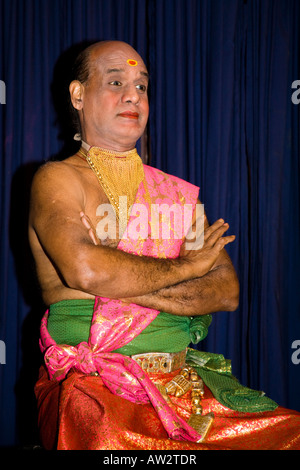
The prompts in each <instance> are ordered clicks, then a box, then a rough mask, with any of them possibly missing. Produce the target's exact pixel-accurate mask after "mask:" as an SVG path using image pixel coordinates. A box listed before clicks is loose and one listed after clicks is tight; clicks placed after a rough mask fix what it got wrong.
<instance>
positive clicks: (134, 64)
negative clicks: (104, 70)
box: [127, 59, 138, 67]
mask: <svg viewBox="0 0 300 470" xmlns="http://www.w3.org/2000/svg"><path fill="white" fill-rule="evenodd" d="M127 64H128V65H131V67H135V66H136V65H137V64H138V63H137V61H136V60H134V59H128V60H127Z"/></svg>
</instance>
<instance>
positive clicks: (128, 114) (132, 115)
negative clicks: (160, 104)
mask: <svg viewBox="0 0 300 470" xmlns="http://www.w3.org/2000/svg"><path fill="white" fill-rule="evenodd" d="M119 116H122V117H125V118H128V119H138V118H139V113H133V112H132V111H124V112H123V113H120V114H119Z"/></svg>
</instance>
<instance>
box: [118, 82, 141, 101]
mask: <svg viewBox="0 0 300 470" xmlns="http://www.w3.org/2000/svg"><path fill="white" fill-rule="evenodd" d="M122 101H123V102H124V103H133V104H138V102H139V101H140V95H139V93H138V90H137V88H136V86H135V85H130V86H128V87H126V89H125V91H124V93H123V96H122Z"/></svg>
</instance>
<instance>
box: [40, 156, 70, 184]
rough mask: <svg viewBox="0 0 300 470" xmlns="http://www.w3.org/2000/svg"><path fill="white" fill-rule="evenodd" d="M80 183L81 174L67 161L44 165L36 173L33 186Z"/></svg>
mask: <svg viewBox="0 0 300 470" xmlns="http://www.w3.org/2000/svg"><path fill="white" fill-rule="evenodd" d="M70 178H71V181H73V179H74V182H76V181H79V172H78V170H77V169H76V167H74V166H73V165H70V164H69V163H68V161H67V160H65V161H61V162H59V161H53V162H47V163H45V164H44V165H42V166H41V167H40V168H39V169H38V170H37V172H36V174H35V176H34V179H33V186H34V187H39V186H40V185H43V186H44V185H46V186H49V185H54V186H58V185H59V184H61V182H62V181H66V183H68V184H69V183H70V182H71V181H70Z"/></svg>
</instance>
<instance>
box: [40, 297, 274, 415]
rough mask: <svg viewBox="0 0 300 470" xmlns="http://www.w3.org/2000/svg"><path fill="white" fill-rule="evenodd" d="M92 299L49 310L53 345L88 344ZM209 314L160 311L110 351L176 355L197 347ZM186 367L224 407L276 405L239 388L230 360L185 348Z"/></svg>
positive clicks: (248, 409) (250, 408) (243, 408)
mask: <svg viewBox="0 0 300 470" xmlns="http://www.w3.org/2000/svg"><path fill="white" fill-rule="evenodd" d="M93 306H94V300H92V299H91V300H67V301H62V302H58V303H56V304H53V305H51V306H50V308H49V318H48V331H49V334H50V335H51V336H52V338H53V339H54V340H55V341H56V343H57V344H69V345H71V346H76V345H77V344H79V343H81V342H83V341H85V342H87V341H88V338H89V331H90V325H91V319H92V315H93ZM211 320H212V318H211V315H202V316H198V317H195V318H190V317H184V316H176V315H171V314H169V313H165V312H160V313H159V314H158V316H157V317H156V318H155V320H154V321H153V322H152V323H151V324H150V325H149V326H148V327H147V328H145V329H144V331H143V332H142V333H141V334H140V335H139V336H137V337H136V338H134V339H133V340H132V341H131V342H130V343H128V344H127V345H125V346H123V347H122V348H120V349H117V350H115V351H114V352H117V353H120V354H124V355H126V356H132V355H134V354H142V353H144V352H170V353H172V352H179V351H182V350H183V349H185V348H186V347H188V346H189V345H190V344H191V343H192V344H198V343H199V342H200V341H202V340H203V339H204V338H205V337H206V336H207V334H208V327H209V325H210V323H211ZM186 362H187V364H189V365H191V366H193V367H194V368H195V369H196V370H197V372H198V374H199V375H200V377H201V378H202V380H203V382H204V383H205V384H206V385H207V387H208V388H209V389H210V390H211V392H212V393H213V395H214V397H215V398H216V399H217V400H218V401H219V403H221V404H222V405H224V406H226V407H227V408H230V409H233V410H237V411H243V412H251V413H253V412H261V411H272V410H274V409H275V408H277V406H278V405H277V404H276V403H275V402H274V401H273V400H271V399H269V398H268V397H266V396H265V394H264V392H260V391H256V390H252V389H250V388H248V387H244V386H243V385H241V384H240V383H239V382H238V380H237V379H236V378H235V377H234V376H233V375H232V372H231V361H229V360H227V359H224V357H223V356H222V355H221V354H212V353H207V352H204V351H198V350H196V349H191V348H188V352H187V359H186Z"/></svg>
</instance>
